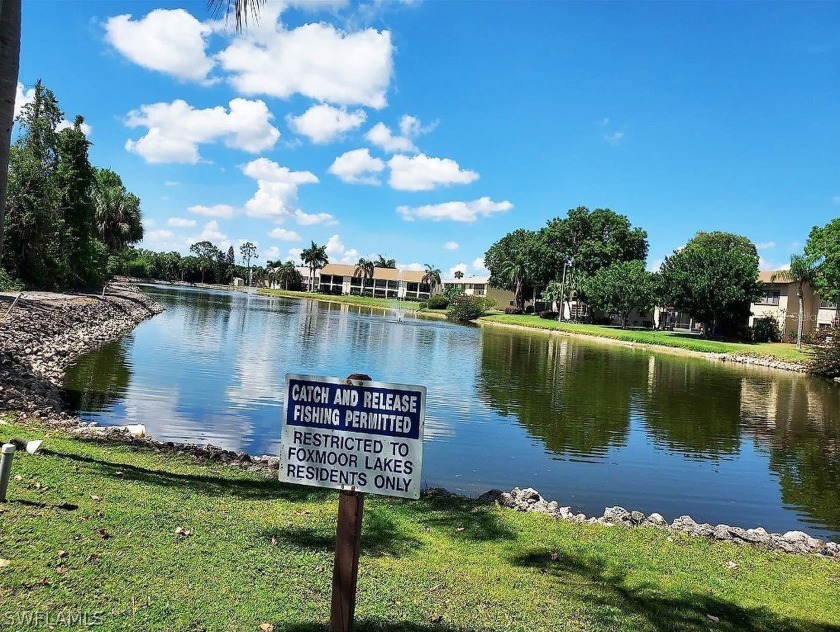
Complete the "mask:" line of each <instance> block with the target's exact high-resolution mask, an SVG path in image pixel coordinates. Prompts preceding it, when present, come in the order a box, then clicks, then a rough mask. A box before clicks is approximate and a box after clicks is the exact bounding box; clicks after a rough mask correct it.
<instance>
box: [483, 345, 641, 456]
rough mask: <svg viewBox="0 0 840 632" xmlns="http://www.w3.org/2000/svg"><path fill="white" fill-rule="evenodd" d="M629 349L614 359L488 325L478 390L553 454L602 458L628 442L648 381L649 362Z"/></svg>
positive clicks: (587, 349)
mask: <svg viewBox="0 0 840 632" xmlns="http://www.w3.org/2000/svg"><path fill="white" fill-rule="evenodd" d="M621 351H623V350H620V351H618V352H619V353H621ZM623 355H624V356H625V358H622V360H623V361H622V362H616V361H615V358H613V357H611V356H610V355H609V354H605V353H603V352H602V351H601V350H599V349H597V348H593V347H586V346H581V345H575V344H574V343H573V342H572V341H571V340H569V339H564V338H557V337H548V336H533V337H532V336H517V335H512V334H511V333H510V332H506V331H505V332H501V331H493V330H489V331H486V332H485V333H484V335H483V336H482V338H481V366H480V368H479V376H478V388H479V391H480V392H481V394H482V399H483V401H485V402H487V404H488V405H489V406H491V407H492V408H494V409H495V410H497V411H498V412H499V413H501V414H502V415H505V416H513V417H515V418H516V419H517V420H518V421H519V423H521V424H522V425H523V426H524V427H525V428H526V429H527V430H528V432H529V433H530V434H531V435H532V436H534V437H537V438H539V439H540V440H541V441H542V442H543V443H544V444H545V446H546V447H547V448H548V449H549V450H550V451H551V452H553V453H554V454H555V455H557V456H576V457H588V458H602V457H604V456H605V455H606V454H607V452H608V449H609V448H610V447H617V446H622V445H624V444H625V442H626V439H627V433H628V430H629V424H630V410H631V407H632V403H633V400H634V395H635V393H636V392H637V391H639V390H640V389H642V388H643V386H644V384H645V368H646V367H645V363H646V360H644V359H643V358H640V357H638V356H634V354H632V353H630V354H626V353H625V354H623Z"/></svg>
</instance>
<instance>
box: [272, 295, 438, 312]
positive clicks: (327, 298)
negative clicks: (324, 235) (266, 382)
mask: <svg viewBox="0 0 840 632" xmlns="http://www.w3.org/2000/svg"><path fill="white" fill-rule="evenodd" d="M259 293H260V294H265V295H266V296H283V297H286V298H310V299H313V300H316V301H323V302H325V303H339V304H344V305H360V306H363V307H378V308H381V309H394V307H396V305H397V300H396V299H393V298H372V297H369V296H344V295H341V296H336V295H334V294H319V293H317V292H293V291H291V290H269V289H267V288H260V290H259ZM400 305H401V307H402V309H405V310H418V311H419V312H420V313H421V314H423V315H424V316H431V317H439V318H446V312H445V310H428V309H424V310H420V309H419V308H420V303H419V302H417V301H402V302H401V303H400Z"/></svg>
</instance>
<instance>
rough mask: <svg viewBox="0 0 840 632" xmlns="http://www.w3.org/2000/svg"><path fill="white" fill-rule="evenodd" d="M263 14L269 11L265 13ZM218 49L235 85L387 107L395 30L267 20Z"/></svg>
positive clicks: (249, 91) (270, 92) (282, 94)
mask: <svg viewBox="0 0 840 632" xmlns="http://www.w3.org/2000/svg"><path fill="white" fill-rule="evenodd" d="M264 17H265V16H264ZM262 25H263V26H261V27H260V28H259V29H258V30H257V31H256V32H252V33H248V34H246V35H245V36H241V37H238V38H236V39H235V40H234V41H233V42H232V43H231V44H230V46H228V47H227V48H226V49H225V50H223V51H222V52H221V53H219V54H218V55H217V58H218V60H219V62H220V64H221V66H222V68H223V69H224V70H226V71H227V72H228V73H230V75H231V76H230V77H229V79H228V80H229V81H230V83H231V84H232V85H233V87H234V89H236V90H237V91H239V92H242V93H244V94H265V95H269V96H273V97H279V98H283V99H285V98H288V97H290V96H292V95H293V94H295V93H299V94H302V95H304V96H307V97H310V98H312V99H315V100H318V101H326V102H329V103H335V104H338V105H353V104H359V105H365V106H368V107H372V108H376V109H379V108H383V107H385V105H386V104H387V101H386V98H385V93H386V91H387V89H388V84H389V83H390V81H391V74H392V72H393V64H392V54H393V47H392V45H391V34H390V33H389V32H388V31H381V32H380V31H377V30H375V29H372V28H369V29H365V30H363V31H357V32H353V33H345V32H343V31H340V30H338V29H337V28H335V27H334V26H332V25H330V24H324V23H317V24H304V25H302V26H299V27H297V28H295V29H291V30H287V29H286V28H285V27H284V26H283V24H282V23H280V22H279V21H278V22H276V23H273V24H271V25H269V23H268V22H267V20H263V22H262Z"/></svg>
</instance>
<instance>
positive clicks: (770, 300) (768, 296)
mask: <svg viewBox="0 0 840 632" xmlns="http://www.w3.org/2000/svg"><path fill="white" fill-rule="evenodd" d="M779 296H781V293H780V292H775V291H773V290H765V292H764V294H763V295H762V296H761V298H759V299H758V304H759V305H778V304H779Z"/></svg>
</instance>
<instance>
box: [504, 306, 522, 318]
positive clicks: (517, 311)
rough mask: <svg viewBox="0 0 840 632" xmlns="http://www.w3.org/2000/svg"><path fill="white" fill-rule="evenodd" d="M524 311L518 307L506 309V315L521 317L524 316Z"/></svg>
mask: <svg viewBox="0 0 840 632" xmlns="http://www.w3.org/2000/svg"><path fill="white" fill-rule="evenodd" d="M522 313H523V312H522V310H521V309H519V308H518V307H505V314H511V315H513V316H519V315H520V314H522Z"/></svg>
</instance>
